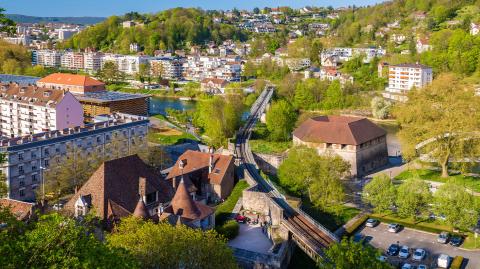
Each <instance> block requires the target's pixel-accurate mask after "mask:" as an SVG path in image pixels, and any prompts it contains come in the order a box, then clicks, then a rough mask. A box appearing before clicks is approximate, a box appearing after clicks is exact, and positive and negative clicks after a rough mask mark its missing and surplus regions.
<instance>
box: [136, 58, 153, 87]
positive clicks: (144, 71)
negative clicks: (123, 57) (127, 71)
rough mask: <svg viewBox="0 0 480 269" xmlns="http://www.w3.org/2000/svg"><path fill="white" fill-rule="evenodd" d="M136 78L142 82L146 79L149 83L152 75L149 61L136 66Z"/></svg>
mask: <svg viewBox="0 0 480 269" xmlns="http://www.w3.org/2000/svg"><path fill="white" fill-rule="evenodd" d="M138 69H139V70H138V73H137V78H138V80H140V81H141V82H142V83H143V82H145V81H147V82H148V84H150V82H151V80H152V76H151V74H150V64H149V63H141V64H140V65H139V68H138Z"/></svg>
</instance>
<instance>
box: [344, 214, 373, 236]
mask: <svg viewBox="0 0 480 269" xmlns="http://www.w3.org/2000/svg"><path fill="white" fill-rule="evenodd" d="M367 219H368V215H362V216H360V217H359V218H358V219H357V220H355V222H353V223H352V225H348V226H346V227H345V232H346V233H347V234H352V233H353V232H355V231H356V230H357V229H358V227H360V226H361V225H362V224H363V223H364V222H365V221H367Z"/></svg>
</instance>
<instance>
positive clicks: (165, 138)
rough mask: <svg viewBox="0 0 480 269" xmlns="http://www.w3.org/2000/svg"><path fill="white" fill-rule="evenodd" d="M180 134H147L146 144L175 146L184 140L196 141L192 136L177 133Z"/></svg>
mask: <svg viewBox="0 0 480 269" xmlns="http://www.w3.org/2000/svg"><path fill="white" fill-rule="evenodd" d="M179 133H180V134H164V133H162V132H160V133H156V132H149V133H148V142H151V143H156V144H161V145H175V144H180V143H183V142H184V141H185V140H197V139H196V138H195V137H194V136H193V135H191V134H187V133H182V132H179Z"/></svg>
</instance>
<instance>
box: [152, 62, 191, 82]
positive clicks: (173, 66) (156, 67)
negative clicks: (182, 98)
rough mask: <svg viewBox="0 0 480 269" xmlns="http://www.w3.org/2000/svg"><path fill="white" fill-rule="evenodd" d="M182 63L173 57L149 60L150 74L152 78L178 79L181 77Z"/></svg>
mask: <svg viewBox="0 0 480 269" xmlns="http://www.w3.org/2000/svg"><path fill="white" fill-rule="evenodd" d="M182 70H183V61H182V60H181V59H180V58H174V57H159V58H154V59H152V60H150V72H151V74H152V76H154V77H162V78H165V79H179V78H181V77H182Z"/></svg>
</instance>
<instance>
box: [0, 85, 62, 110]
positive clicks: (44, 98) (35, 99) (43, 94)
mask: <svg viewBox="0 0 480 269" xmlns="http://www.w3.org/2000/svg"><path fill="white" fill-rule="evenodd" d="M64 96H65V92H64V91H63V90H59V89H49V88H43V87H37V86H34V85H29V86H20V85H18V84H16V83H8V84H0V97H1V98H3V99H13V100H15V101H17V102H20V103H24V104H32V105H36V106H47V104H48V106H49V107H55V106H56V105H57V104H58V103H59V102H60V101H62V99H63V97H64Z"/></svg>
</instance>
